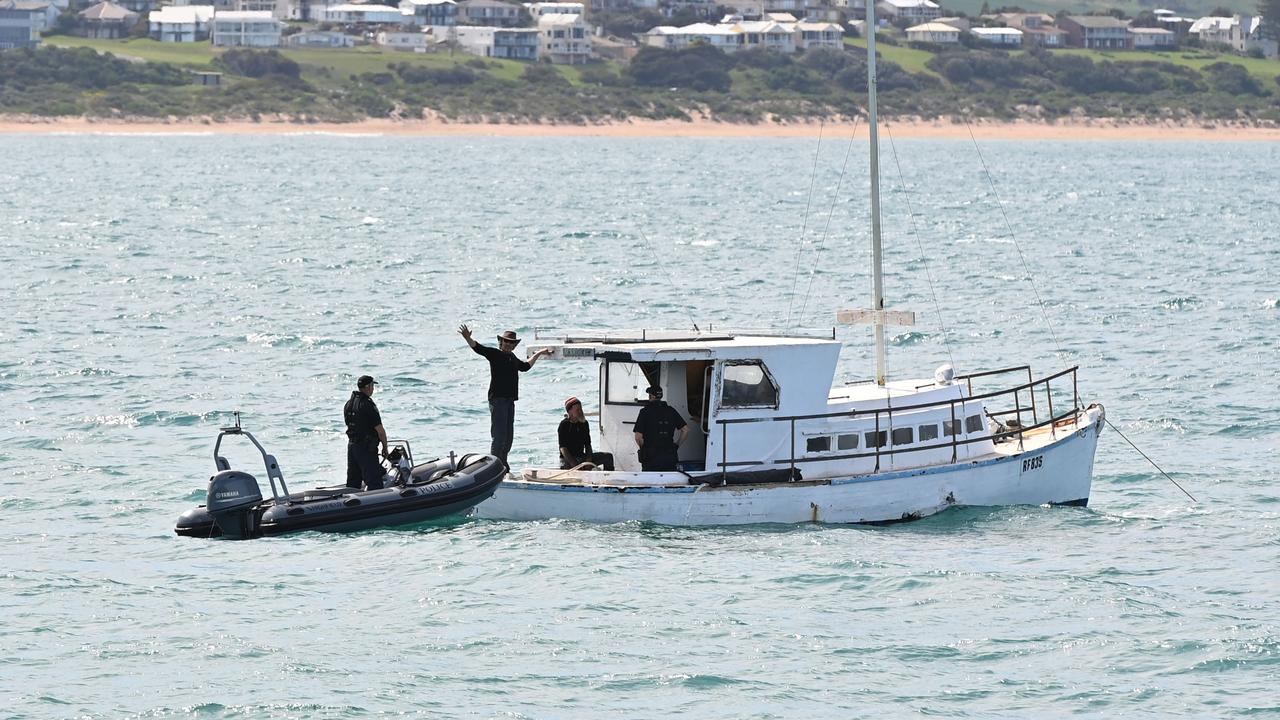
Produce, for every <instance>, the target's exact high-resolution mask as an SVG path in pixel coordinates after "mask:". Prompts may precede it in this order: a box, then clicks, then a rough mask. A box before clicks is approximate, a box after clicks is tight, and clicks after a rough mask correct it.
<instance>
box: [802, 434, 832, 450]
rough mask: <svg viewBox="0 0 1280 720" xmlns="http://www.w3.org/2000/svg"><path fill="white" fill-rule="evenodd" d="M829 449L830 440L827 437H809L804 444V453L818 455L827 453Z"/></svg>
mask: <svg viewBox="0 0 1280 720" xmlns="http://www.w3.org/2000/svg"><path fill="white" fill-rule="evenodd" d="M830 449H831V438H830V437H829V436H827V435H823V436H822V437H811V438H809V439H808V440H806V441H805V443H804V450H805V452H811V453H819V452H827V451H828V450H830Z"/></svg>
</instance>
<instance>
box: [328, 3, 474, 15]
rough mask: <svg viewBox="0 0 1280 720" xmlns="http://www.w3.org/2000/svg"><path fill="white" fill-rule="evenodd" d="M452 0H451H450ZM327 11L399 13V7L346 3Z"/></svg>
mask: <svg viewBox="0 0 1280 720" xmlns="http://www.w3.org/2000/svg"><path fill="white" fill-rule="evenodd" d="M450 2H452V0H450ZM327 10H328V11H329V12H354V13H396V14H397V15H398V14H399V13H400V8H397V7H391V6H390V5H355V4H352V3H347V4H346V5H334V6H332V7H330V8H327Z"/></svg>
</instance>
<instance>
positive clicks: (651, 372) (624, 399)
mask: <svg viewBox="0 0 1280 720" xmlns="http://www.w3.org/2000/svg"><path fill="white" fill-rule="evenodd" d="M658 372H659V366H658V363H633V362H611V363H606V364H605V366H604V385H605V387H604V401H605V402H607V403H610V404H612V405H636V404H639V403H641V402H644V401H645V400H646V399H647V398H648V396H647V395H645V392H644V391H645V390H646V389H647V388H648V387H649V386H650V385H654V384H657V382H658Z"/></svg>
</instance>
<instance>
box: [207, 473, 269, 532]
mask: <svg viewBox="0 0 1280 720" xmlns="http://www.w3.org/2000/svg"><path fill="white" fill-rule="evenodd" d="M260 502H262V491H261V490H260V489H258V481H257V480H256V479H254V477H253V476H252V475H250V474H249V473H247V472H241V471H239V470H223V471H222V472H220V473H218V474H217V475H214V476H213V477H211V478H209V493H208V500H207V503H206V505H207V508H208V511H209V514H210V515H212V516H213V521H214V522H215V523H217V524H218V528H219V529H220V530H222V535H223V537H226V538H227V539H229V540H244V539H246V538H251V537H254V536H255V535H257V534H258V513H257V510H256V507H257V505H258V503H260Z"/></svg>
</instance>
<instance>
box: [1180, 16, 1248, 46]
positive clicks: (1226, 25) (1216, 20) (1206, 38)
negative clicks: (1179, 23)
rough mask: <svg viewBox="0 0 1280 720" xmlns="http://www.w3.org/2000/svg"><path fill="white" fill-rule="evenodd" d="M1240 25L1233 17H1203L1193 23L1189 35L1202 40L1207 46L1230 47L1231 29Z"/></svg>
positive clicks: (1188, 31)
mask: <svg viewBox="0 0 1280 720" xmlns="http://www.w3.org/2000/svg"><path fill="white" fill-rule="evenodd" d="M1238 23H1239V20H1237V19H1236V18H1233V17H1221V16H1208V17H1202V18H1199V19H1197V20H1196V21H1195V22H1193V23H1191V27H1190V29H1188V30H1187V34H1189V35H1195V36H1196V37H1198V38H1200V42H1202V43H1204V44H1205V45H1230V44H1231V29H1232V27H1234V26H1235V25H1237V24H1238Z"/></svg>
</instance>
